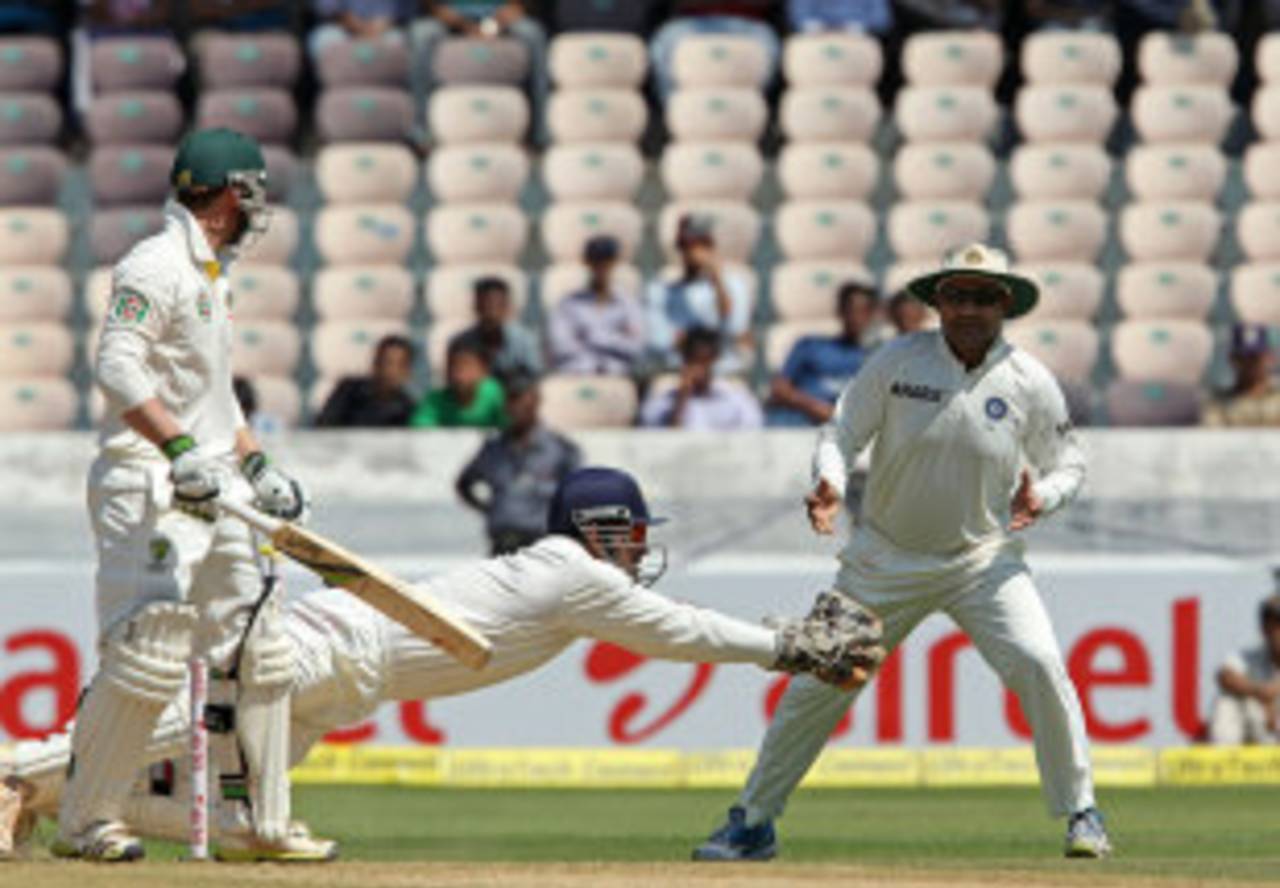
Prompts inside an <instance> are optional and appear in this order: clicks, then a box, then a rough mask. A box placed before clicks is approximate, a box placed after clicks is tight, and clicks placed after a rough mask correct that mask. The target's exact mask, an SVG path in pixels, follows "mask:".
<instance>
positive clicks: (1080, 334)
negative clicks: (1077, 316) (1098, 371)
mask: <svg viewBox="0 0 1280 888" xmlns="http://www.w3.org/2000/svg"><path fill="white" fill-rule="evenodd" d="M1005 338H1007V339H1008V340H1009V342H1011V343H1012V344H1013V345H1015V346H1017V347H1018V348H1021V349H1023V350H1024V351H1027V352H1029V353H1030V354H1031V355H1033V356H1034V357H1036V358H1037V359H1039V360H1040V362H1041V363H1043V364H1044V365H1045V366H1046V367H1048V368H1049V370H1050V371H1051V372H1052V373H1053V375H1054V376H1056V377H1057V378H1058V379H1059V380H1060V381H1062V382H1069V383H1085V382H1088V381H1089V375H1090V374H1091V373H1092V372H1093V365H1094V363H1095V362H1096V361H1097V358H1098V332H1097V330H1095V329H1094V328H1093V325H1092V324H1088V323H1085V322H1084V321H1050V320H1045V321H1033V320H1022V321H1016V322H1014V323H1012V324H1010V325H1009V326H1008V327H1006V328H1005Z"/></svg>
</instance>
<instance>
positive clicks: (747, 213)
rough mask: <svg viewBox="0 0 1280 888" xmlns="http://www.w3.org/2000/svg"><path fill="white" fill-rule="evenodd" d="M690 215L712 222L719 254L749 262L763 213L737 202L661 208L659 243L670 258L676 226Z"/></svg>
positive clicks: (680, 202) (701, 203)
mask: <svg viewBox="0 0 1280 888" xmlns="http://www.w3.org/2000/svg"><path fill="white" fill-rule="evenodd" d="M687 213H698V214H701V215H705V216H710V217H711V219H712V220H713V225H714V228H715V238H716V251H717V252H718V253H719V254H720V255H721V256H722V257H723V258H724V259H726V260H729V261H731V262H743V263H746V262H749V261H750V259H751V255H752V254H753V253H754V252H755V249H756V243H757V242H758V241H759V239H760V214H759V213H757V212H756V210H755V209H753V208H752V207H751V206H750V205H748V204H745V203H740V202H737V201H717V200H699V201H679V202H675V203H669V204H667V205H666V206H665V207H663V208H662V214H661V215H660V216H659V217H658V240H659V243H660V244H661V246H662V249H663V251H664V252H665V253H666V255H667V256H673V255H674V253H675V238H676V226H677V225H678V224H679V222H680V217H681V216H684V215H685V214H687Z"/></svg>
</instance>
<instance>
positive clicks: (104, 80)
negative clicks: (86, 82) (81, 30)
mask: <svg viewBox="0 0 1280 888" xmlns="http://www.w3.org/2000/svg"><path fill="white" fill-rule="evenodd" d="M89 65H90V70H91V71H92V72H93V89H94V91H95V92H98V93H105V92H119V91H120V90H131V89H171V88H172V87H173V85H174V83H176V82H177V80H178V78H179V77H180V76H182V72H183V70H184V69H185V68H186V66H187V63H186V59H185V57H184V56H183V54H182V48H181V47H180V46H178V44H177V42H176V41H175V40H174V39H173V38H172V37H165V36H159V35H152V36H149V35H144V34H138V35H132V36H127V37H99V38H98V39H96V40H94V41H93V43H92V46H91V48H90V50H89Z"/></svg>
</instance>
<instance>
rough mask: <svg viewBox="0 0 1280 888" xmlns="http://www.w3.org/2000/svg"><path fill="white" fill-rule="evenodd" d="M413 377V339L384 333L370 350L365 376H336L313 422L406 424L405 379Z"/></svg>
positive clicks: (409, 403)
mask: <svg viewBox="0 0 1280 888" xmlns="http://www.w3.org/2000/svg"><path fill="white" fill-rule="evenodd" d="M412 378H413V343H412V342H410V341H409V340H408V339H406V338H405V337H403V336H395V335H392V336H384V337H383V338H382V339H380V340H379V341H378V345H377V347H376V348H375V349H374V351H373V366H372V368H371V372H370V373H369V375H368V376H348V377H345V378H344V379H342V380H340V381H339V382H338V384H337V386H336V387H335V388H334V390H333V392H332V393H331V394H330V395H329V397H328V398H327V399H325V402H324V407H323V408H321V410H320V415H319V416H317V417H316V426H317V427H318V428H322V429H332V428H345V429H355V428H395V427H397V426H407V425H408V424H409V417H411V416H412V415H413V406H414V402H413V397H412V396H411V395H410V394H409V381H410V379H412Z"/></svg>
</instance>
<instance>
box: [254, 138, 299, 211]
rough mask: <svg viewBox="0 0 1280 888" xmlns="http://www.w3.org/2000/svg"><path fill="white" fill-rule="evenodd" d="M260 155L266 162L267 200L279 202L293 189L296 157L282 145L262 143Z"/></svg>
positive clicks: (296, 168) (296, 165)
mask: <svg viewBox="0 0 1280 888" xmlns="http://www.w3.org/2000/svg"><path fill="white" fill-rule="evenodd" d="M262 157H263V159H264V160H265V161H266V162H267V200H269V201H271V202H272V203H281V202H283V201H285V200H286V199H287V198H288V196H289V192H290V191H291V190H292V189H293V182H294V178H295V176H296V175H297V173H298V159H297V158H296V157H295V156H294V154H293V152H292V151H290V150H289V149H288V148H286V147H284V146H282V145H263V146H262Z"/></svg>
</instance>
